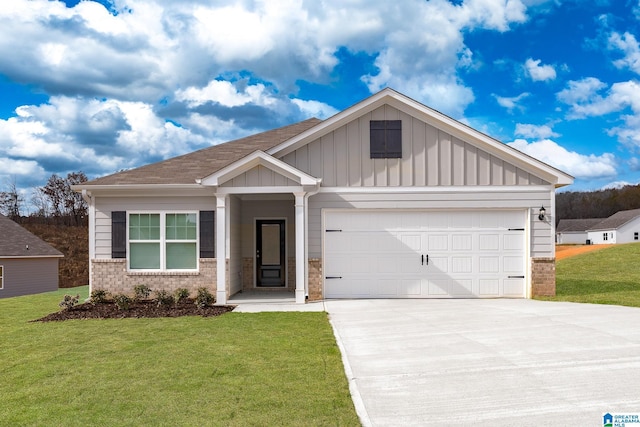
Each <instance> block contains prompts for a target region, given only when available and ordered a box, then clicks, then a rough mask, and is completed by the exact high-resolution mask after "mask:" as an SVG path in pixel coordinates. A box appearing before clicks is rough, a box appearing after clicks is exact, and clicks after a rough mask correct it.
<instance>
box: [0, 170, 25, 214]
mask: <svg viewBox="0 0 640 427" xmlns="http://www.w3.org/2000/svg"><path fill="white" fill-rule="evenodd" d="M22 202H23V199H22V197H21V196H20V193H18V187H17V185H16V179H15V177H14V178H13V179H12V180H11V181H10V182H9V184H8V185H7V191H0V210H1V211H2V213H4V214H5V215H6V216H8V217H9V218H11V219H12V220H14V221H18V220H19V219H20V208H21V205H22Z"/></svg>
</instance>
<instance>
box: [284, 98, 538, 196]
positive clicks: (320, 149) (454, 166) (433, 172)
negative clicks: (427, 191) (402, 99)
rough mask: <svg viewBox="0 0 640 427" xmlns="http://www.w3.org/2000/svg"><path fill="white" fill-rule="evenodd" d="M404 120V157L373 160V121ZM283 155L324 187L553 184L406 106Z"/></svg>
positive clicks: (381, 110) (378, 113)
mask: <svg viewBox="0 0 640 427" xmlns="http://www.w3.org/2000/svg"><path fill="white" fill-rule="evenodd" d="M371 120H402V158H401V159H371V158H370V153H369V150H370V148H369V122H370V121H371ZM281 160H283V161H284V162H286V163H288V164H290V165H291V166H294V167H296V168H298V169H299V170H301V171H303V172H306V173H308V174H310V175H312V176H314V177H316V178H322V186H323V187H423V186H429V187H433V186H478V185H487V186H488V185H491V186H511V185H544V184H548V183H547V182H544V181H543V180H542V179H540V178H539V177H536V176H534V175H532V174H530V173H528V172H526V171H524V170H522V169H520V168H518V167H516V166H514V165H512V164H510V163H508V162H505V161H503V160H502V159H499V158H497V157H496V156H493V155H491V154H489V153H487V152H486V151H483V150H480V149H478V148H477V147H475V146H474V145H472V144H469V143H467V142H465V141H462V140H460V139H458V138H456V137H454V136H452V135H450V134H448V133H446V132H443V131H441V130H439V129H437V128H436V127H434V126H432V125H430V124H428V123H425V122H424V121H422V120H419V119H417V118H415V117H413V116H411V115H409V114H407V113H405V112H403V111H400V110H398V109H396V108H393V107H391V106H389V105H384V106H382V107H379V108H377V109H375V110H373V111H372V112H371V113H368V114H365V115H363V116H361V117H360V118H359V119H357V120H354V121H352V122H350V123H348V124H347V125H345V126H342V127H340V128H338V129H336V130H335V131H333V132H330V133H328V134H327V135H324V136H322V137H321V138H319V139H317V140H315V141H313V142H311V143H310V144H308V145H305V146H303V147H301V148H299V149H297V150H295V151H293V152H291V153H289V154H287V155H285V156H284V157H283V158H282V159H281Z"/></svg>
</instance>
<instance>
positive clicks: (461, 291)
mask: <svg viewBox="0 0 640 427" xmlns="http://www.w3.org/2000/svg"><path fill="white" fill-rule="evenodd" d="M449 294H450V295H451V296H452V297H456V298H471V297H473V295H474V294H473V280H472V279H457V280H450V281H449Z"/></svg>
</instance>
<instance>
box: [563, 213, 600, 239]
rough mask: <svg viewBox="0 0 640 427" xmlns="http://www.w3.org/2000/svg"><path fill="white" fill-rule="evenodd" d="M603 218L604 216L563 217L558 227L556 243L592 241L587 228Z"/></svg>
mask: <svg viewBox="0 0 640 427" xmlns="http://www.w3.org/2000/svg"><path fill="white" fill-rule="evenodd" d="M603 220H604V218H584V219H561V220H560V221H559V222H558V226H557V227H556V243H557V244H559V245H576V244H582V245H584V244H585V243H587V244H588V243H591V242H590V241H589V235H588V233H587V230H588V229H590V228H591V227H594V226H595V225H596V224H598V223H600V222H601V221H603Z"/></svg>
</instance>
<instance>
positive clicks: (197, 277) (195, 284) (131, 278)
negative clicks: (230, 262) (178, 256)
mask: <svg viewBox="0 0 640 427" xmlns="http://www.w3.org/2000/svg"><path fill="white" fill-rule="evenodd" d="M91 268H92V270H91V275H92V277H91V283H92V289H93V290H96V289H101V290H105V291H107V292H110V293H111V294H119V293H125V294H130V295H132V294H133V288H134V287H135V286H137V285H147V286H148V287H150V288H151V289H152V290H154V291H155V290H161V289H164V290H166V291H169V292H173V291H175V290H176V289H178V288H187V289H189V290H190V291H191V293H192V294H195V291H196V289H198V288H201V287H205V288H208V289H209V290H210V292H211V293H213V294H214V295H215V292H216V260H215V259H212V258H201V259H200V271H199V272H187V273H171V272H162V273H155V272H144V273H132V272H129V271H127V262H126V260H125V259H93V260H91ZM227 277H228V274H227Z"/></svg>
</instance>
